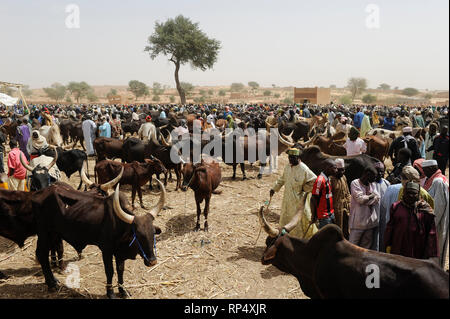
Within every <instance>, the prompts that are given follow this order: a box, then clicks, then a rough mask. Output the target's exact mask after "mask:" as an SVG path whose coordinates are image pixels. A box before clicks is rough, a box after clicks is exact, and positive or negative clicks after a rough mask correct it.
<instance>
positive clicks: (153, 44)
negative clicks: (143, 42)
mask: <svg viewBox="0 0 450 319" xmlns="http://www.w3.org/2000/svg"><path fill="white" fill-rule="evenodd" d="M219 50H220V42H219V41H218V40H215V39H210V38H208V37H207V36H206V34H205V33H204V32H202V31H201V30H200V29H199V26H198V23H193V22H192V21H191V20H190V19H188V18H185V17H183V16H182V15H179V16H177V17H176V18H175V19H169V20H167V21H166V22H165V23H159V22H156V24H155V32H154V33H153V34H152V35H151V36H150V37H149V38H148V45H147V46H146V47H145V49H144V51H147V52H149V54H150V58H151V59H152V60H154V59H155V58H156V57H157V56H158V55H160V54H163V55H165V56H169V57H170V59H169V61H171V62H173V63H174V64H175V82H176V85H177V90H178V94H179V95H180V99H181V104H186V94H185V91H184V89H183V87H182V86H181V83H180V80H179V76H178V73H179V71H180V67H181V65H184V64H186V63H190V64H191V67H192V68H193V69H200V70H202V71H206V70H207V69H211V68H212V67H213V65H214V63H216V61H217V55H218V53H219Z"/></svg>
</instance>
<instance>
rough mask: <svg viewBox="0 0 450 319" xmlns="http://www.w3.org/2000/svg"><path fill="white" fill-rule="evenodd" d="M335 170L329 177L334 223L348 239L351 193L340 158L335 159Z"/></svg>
mask: <svg viewBox="0 0 450 319" xmlns="http://www.w3.org/2000/svg"><path fill="white" fill-rule="evenodd" d="M335 162H336V168H337V172H336V175H334V176H331V177H330V181H331V189H332V190H333V206H334V216H335V219H336V221H335V224H336V225H338V226H339V227H340V228H341V229H342V232H343V233H344V238H345V239H347V240H348V239H349V236H350V234H349V228H348V216H349V213H350V200H351V195H350V191H349V189H348V184H347V178H346V177H345V175H344V173H345V163H344V160H343V159H342V158H338V159H336V160H335Z"/></svg>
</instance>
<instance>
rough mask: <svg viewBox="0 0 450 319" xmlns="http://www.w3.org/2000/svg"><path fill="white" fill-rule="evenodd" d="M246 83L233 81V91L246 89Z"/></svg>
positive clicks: (231, 88)
mask: <svg viewBox="0 0 450 319" xmlns="http://www.w3.org/2000/svg"><path fill="white" fill-rule="evenodd" d="M244 87H245V85H244V84H242V83H231V87H230V90H231V92H240V91H242V90H243V89H244Z"/></svg>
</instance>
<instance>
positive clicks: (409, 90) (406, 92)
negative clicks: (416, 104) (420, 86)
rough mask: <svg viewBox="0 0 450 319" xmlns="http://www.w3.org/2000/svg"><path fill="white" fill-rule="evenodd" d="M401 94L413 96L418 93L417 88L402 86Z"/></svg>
mask: <svg viewBox="0 0 450 319" xmlns="http://www.w3.org/2000/svg"><path fill="white" fill-rule="evenodd" d="M402 94H403V95H406V96H414V95H417V94H419V90H417V89H415V88H404V89H403V91H402Z"/></svg>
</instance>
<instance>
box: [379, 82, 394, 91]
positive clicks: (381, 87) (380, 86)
mask: <svg viewBox="0 0 450 319" xmlns="http://www.w3.org/2000/svg"><path fill="white" fill-rule="evenodd" d="M378 89H379V90H383V91H388V90H390V89H391V86H390V85H389V84H386V83H381V84H380V85H379V86H378Z"/></svg>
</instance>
